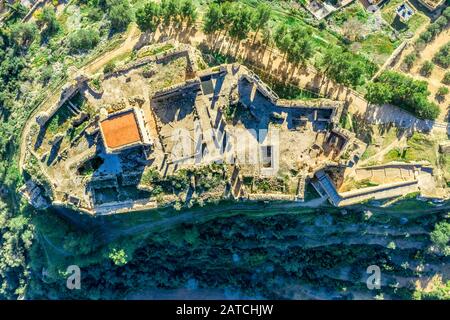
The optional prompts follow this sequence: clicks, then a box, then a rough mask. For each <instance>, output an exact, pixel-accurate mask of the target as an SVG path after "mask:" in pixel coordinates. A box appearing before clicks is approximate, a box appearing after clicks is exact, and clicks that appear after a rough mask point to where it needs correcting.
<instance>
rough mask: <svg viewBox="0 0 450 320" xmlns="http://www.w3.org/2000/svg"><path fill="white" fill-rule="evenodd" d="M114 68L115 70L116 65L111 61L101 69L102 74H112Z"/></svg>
mask: <svg viewBox="0 0 450 320" xmlns="http://www.w3.org/2000/svg"><path fill="white" fill-rule="evenodd" d="M115 68H116V64H115V63H114V62H113V61H109V62H108V63H107V64H105V66H104V67H103V73H104V74H107V73H110V72H113V71H114V69H115Z"/></svg>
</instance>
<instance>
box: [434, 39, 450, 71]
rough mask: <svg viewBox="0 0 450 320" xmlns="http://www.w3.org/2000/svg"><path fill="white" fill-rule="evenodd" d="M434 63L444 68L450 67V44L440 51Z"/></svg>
mask: <svg viewBox="0 0 450 320" xmlns="http://www.w3.org/2000/svg"><path fill="white" fill-rule="evenodd" d="M433 61H434V62H435V63H436V64H437V65H439V66H441V67H442V68H448V67H450V42H448V43H447V44H445V45H444V46H443V47H442V48H440V49H439V51H438V52H437V53H436V55H435V56H434V57H433Z"/></svg>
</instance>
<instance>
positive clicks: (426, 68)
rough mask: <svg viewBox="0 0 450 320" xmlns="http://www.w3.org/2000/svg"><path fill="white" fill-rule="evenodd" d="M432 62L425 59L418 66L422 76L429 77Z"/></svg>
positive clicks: (432, 67) (432, 65) (431, 70)
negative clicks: (420, 65) (420, 66)
mask: <svg viewBox="0 0 450 320" xmlns="http://www.w3.org/2000/svg"><path fill="white" fill-rule="evenodd" d="M433 69H434V64H433V63H432V62H431V61H425V62H424V63H423V65H422V68H420V74H421V75H422V76H424V77H429V76H430V75H431V72H433Z"/></svg>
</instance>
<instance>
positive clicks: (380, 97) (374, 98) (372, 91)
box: [365, 82, 392, 104]
mask: <svg viewBox="0 0 450 320" xmlns="http://www.w3.org/2000/svg"><path fill="white" fill-rule="evenodd" d="M365 98H366V99H367V100H368V101H369V102H371V103H376V104H385V103H389V102H390V101H391V99H392V91H391V88H390V86H389V85H387V84H385V83H380V82H371V83H369V84H368V85H367V93H366V96H365Z"/></svg>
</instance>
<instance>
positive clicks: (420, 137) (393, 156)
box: [384, 132, 437, 165]
mask: <svg viewBox="0 0 450 320" xmlns="http://www.w3.org/2000/svg"><path fill="white" fill-rule="evenodd" d="M435 149H436V146H435V142H434V141H433V140H431V139H430V138H429V137H427V136H426V135H425V134H423V133H418V132H415V133H414V134H413V135H412V137H411V138H409V139H408V141H407V148H404V149H400V148H394V149H392V150H390V151H389V152H388V153H387V154H386V155H385V157H384V162H390V161H405V162H414V161H422V160H425V161H429V162H430V163H431V164H432V165H435V164H436V161H437V159H436V151H435Z"/></svg>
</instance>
